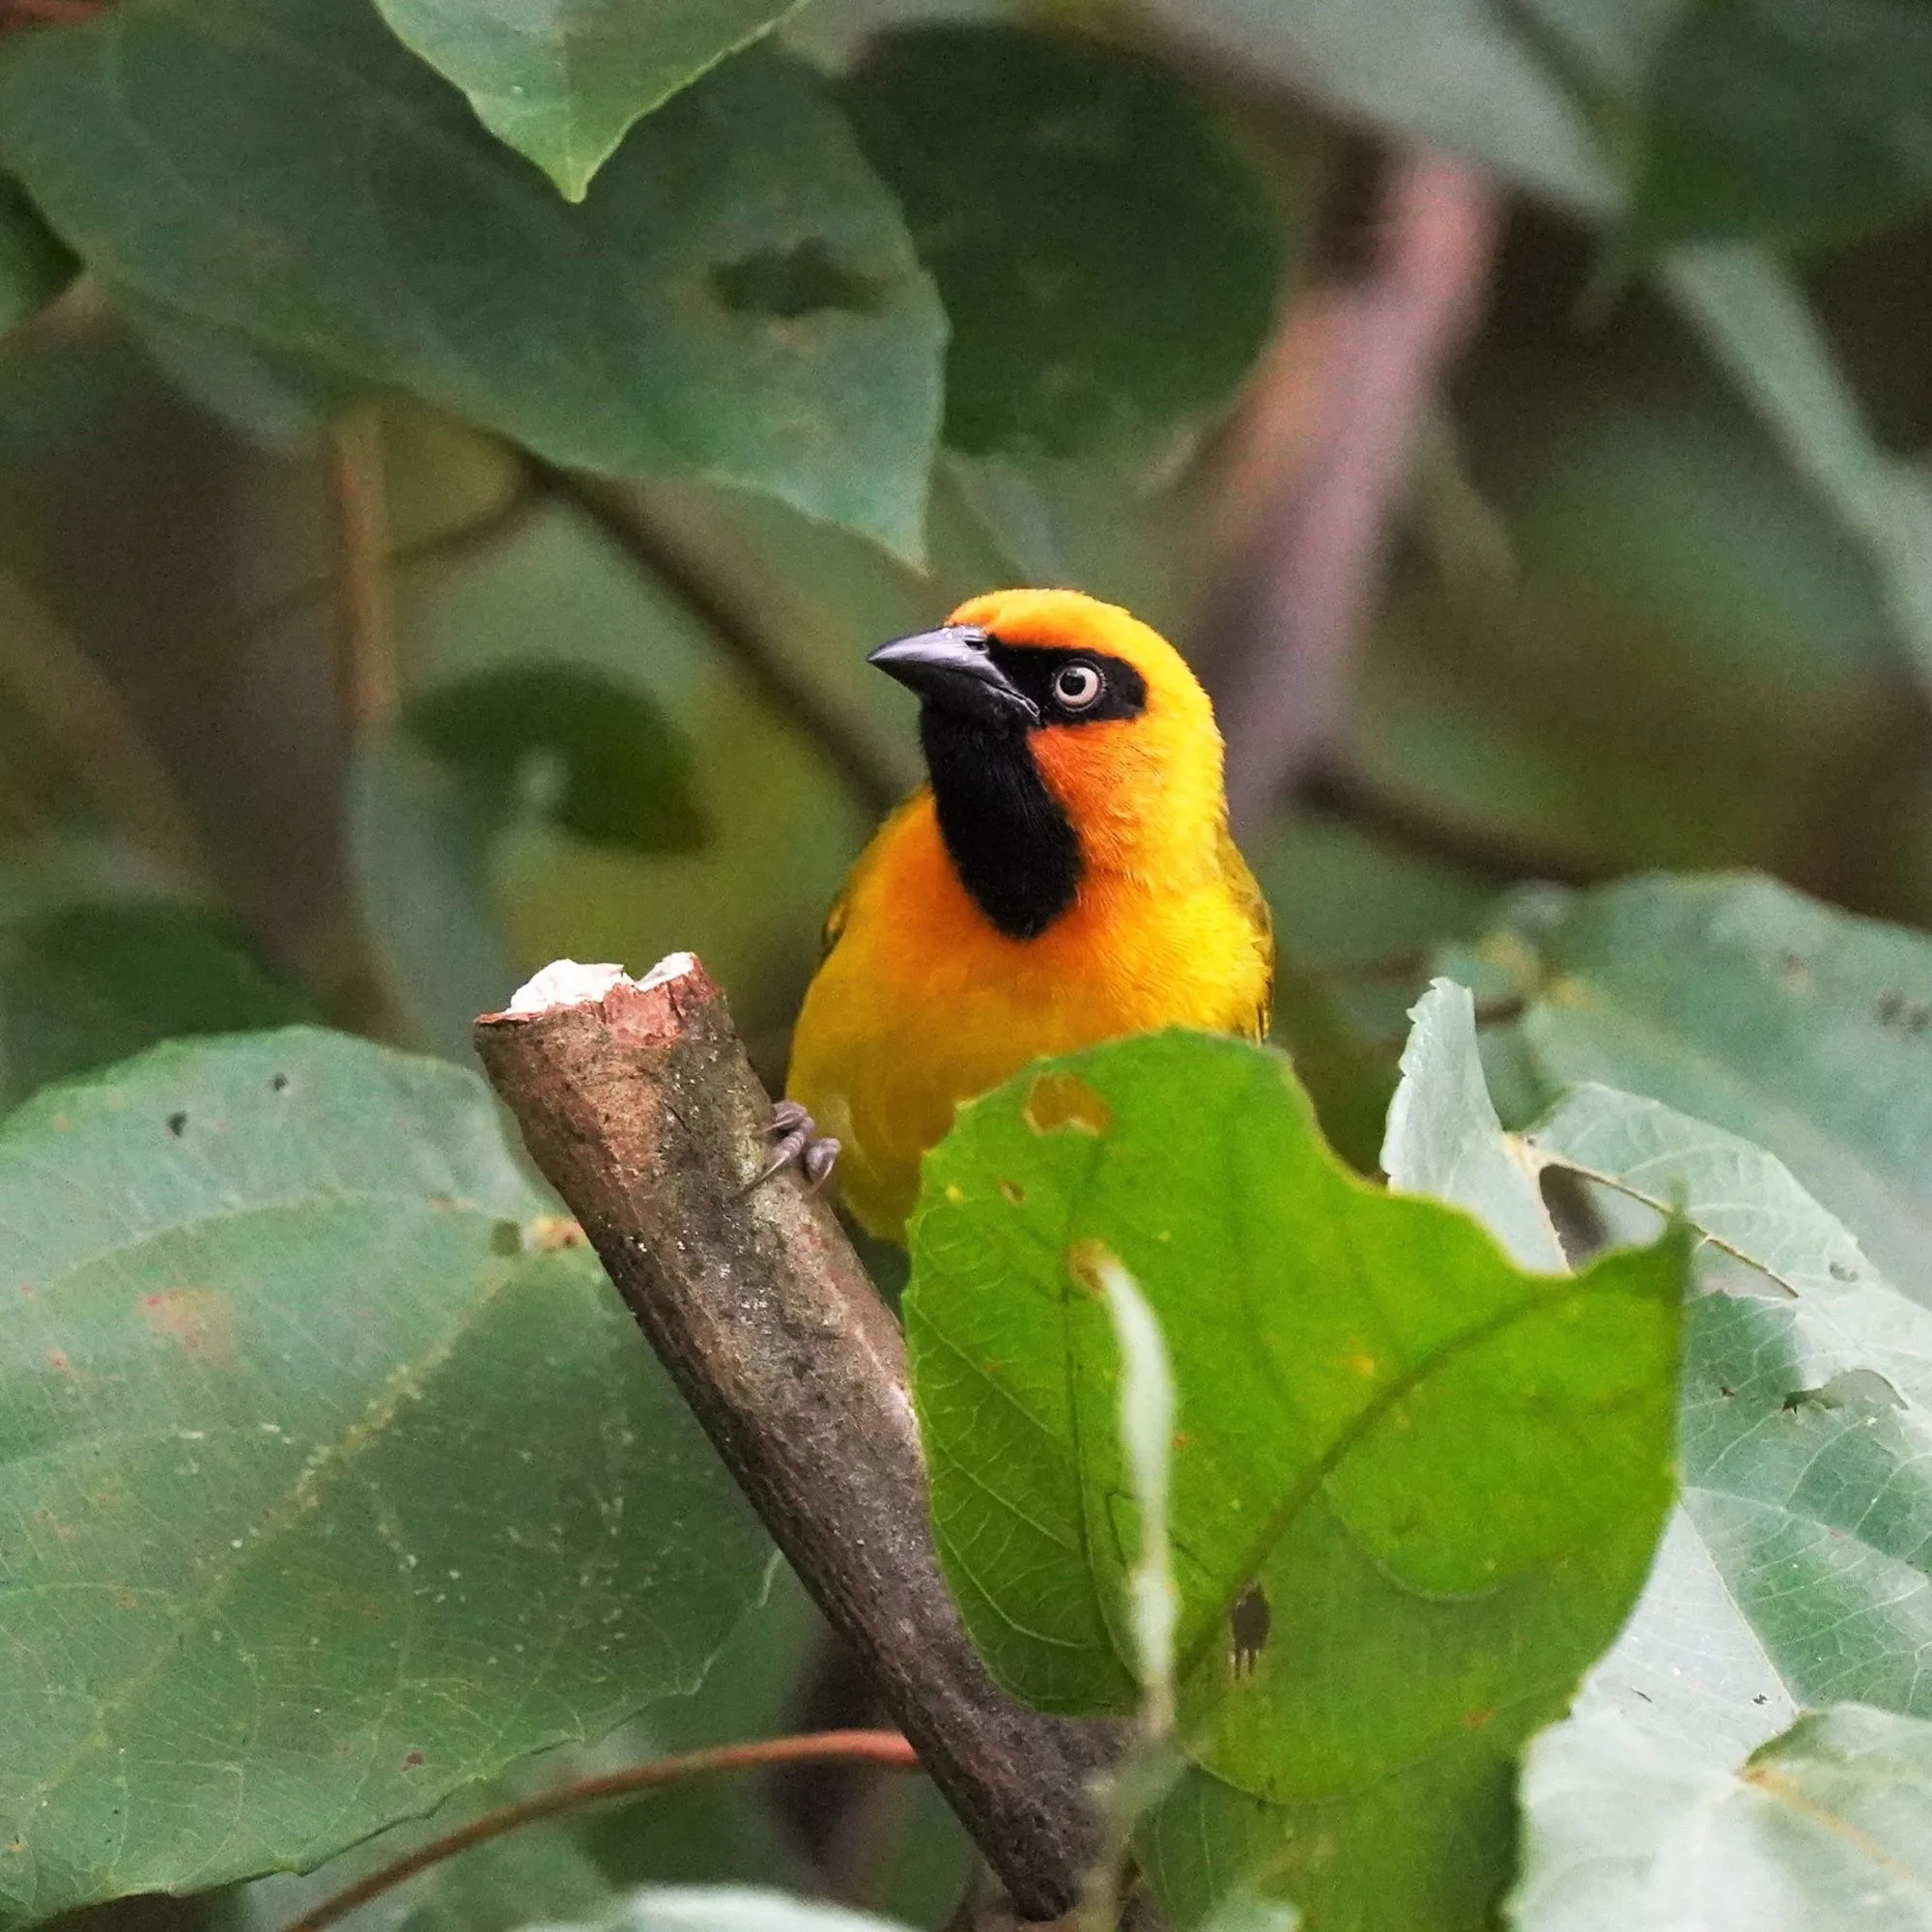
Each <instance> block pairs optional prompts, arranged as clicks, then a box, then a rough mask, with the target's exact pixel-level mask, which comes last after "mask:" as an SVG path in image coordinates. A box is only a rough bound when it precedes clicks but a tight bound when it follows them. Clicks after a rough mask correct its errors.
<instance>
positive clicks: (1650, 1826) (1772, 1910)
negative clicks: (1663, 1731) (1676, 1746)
mask: <svg viewBox="0 0 1932 1932" xmlns="http://www.w3.org/2000/svg"><path fill="white" fill-rule="evenodd" d="M1523 1800H1524V1804H1525V1807H1526V1809H1527V1811H1528V1814H1529V1817H1530V1820H1531V1830H1530V1831H1529V1833H1528V1835H1527V1838H1526V1841H1525V1845H1524V1852H1523V1872H1522V1877H1521V1880H1520V1883H1519V1884H1518V1887H1517V1889H1516V1892H1515V1894H1514V1896H1513V1897H1512V1899H1511V1902H1510V1915H1509V1916H1510V1921H1511V1923H1512V1924H1513V1925H1514V1926H1515V1927H1516V1928H1517V1932H1601V1928H1603V1927H1606V1926H1619V1927H1629V1928H1632V1932H1635V1928H1637V1927H1645V1928H1648V1927H1651V1926H1658V1927H1662V1926H1666V1925H1668V1926H1672V1927H1677V1926H1683V1927H1686V1928H1689V1927H1693V1926H1694V1927H1698V1928H1703V1927H1710V1928H1713V1932H1718V1928H1722V1932H1731V1928H1738V1932H1743V1928H1747V1927H1749V1928H1752V1932H1784V1928H1791V1932H1799V1928H1805V1927H1812V1926H1828V1925H1830V1926H1852V1925H1864V1926H1871V1927H1873V1928H1878V1927H1881V1926H1883V1927H1888V1928H1895V1932H1908V1928H1920V1932H1922V1928H1924V1927H1926V1926H1932V1904H1928V1899H1932V1724H1926V1723H1922V1722H1917V1721H1914V1720H1912V1719H1905V1718H1895V1717H1890V1716H1888V1715H1887V1714H1885V1713H1884V1712H1880V1711H1867V1710H1861V1709H1860V1708H1859V1707H1858V1706H1857V1705H1844V1706H1841V1707H1840V1708H1838V1709H1836V1710H1833V1711H1823V1712H1819V1713H1817V1714H1815V1715H1813V1716H1810V1717H1806V1718H1803V1719H1800V1720H1799V1721H1798V1722H1797V1723H1796V1724H1795V1725H1793V1726H1792V1728H1791V1729H1790V1730H1788V1731H1786V1732H1785V1733H1784V1735H1783V1736H1782V1737H1780V1738H1777V1739H1776V1741H1775V1742H1773V1743H1771V1744H1768V1745H1766V1746H1765V1747H1763V1748H1762V1749H1761V1750H1759V1751H1757V1752H1756V1753H1755V1754H1754V1755H1753V1756H1752V1757H1751V1759H1750V1761H1749V1763H1748V1764H1747V1765H1745V1766H1743V1767H1741V1768H1740V1769H1738V1770H1737V1771H1735V1772H1730V1771H1725V1772H1718V1773H1713V1772H1711V1771H1709V1770H1707V1769H1706V1768H1705V1767H1703V1766H1701V1765H1699V1764H1698V1763H1697V1762H1696V1761H1695V1760H1694V1759H1692V1760H1688V1761H1687V1760H1686V1759H1684V1758H1683V1757H1681V1756H1677V1755H1674V1754H1672V1753H1670V1752H1667V1751H1663V1750H1661V1749H1659V1748H1658V1747H1657V1746H1656V1744H1655V1743H1654V1741H1652V1740H1650V1739H1648V1738H1646V1737H1645V1736H1644V1735H1643V1734H1642V1733H1641V1732H1640V1731H1637V1730H1635V1729H1634V1727H1632V1726H1630V1725H1628V1724H1626V1723H1624V1722H1623V1721H1621V1720H1620V1719H1617V1718H1616V1717H1615V1716H1614V1715H1612V1714H1605V1715H1603V1716H1602V1717H1600V1718H1599V1719H1596V1720H1595V1721H1593V1722H1592V1723H1590V1724H1589V1725H1588V1726H1587V1727H1585V1726H1581V1725H1571V1724H1566V1725H1564V1726H1562V1727H1561V1728H1560V1729H1559V1730H1556V1731H1553V1732H1550V1733H1549V1734H1548V1735H1547V1736H1545V1737H1543V1738H1541V1739H1539V1740H1538V1741H1537V1743H1536V1744H1535V1745H1534V1746H1532V1747H1531V1749H1530V1753H1529V1761H1528V1764H1527V1766H1526V1768H1525V1770H1524V1774H1523Z"/></svg>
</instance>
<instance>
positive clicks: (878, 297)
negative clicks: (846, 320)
mask: <svg viewBox="0 0 1932 1932" xmlns="http://www.w3.org/2000/svg"><path fill="white" fill-rule="evenodd" d="M711 287H712V291H713V293H714V294H715V295H716V296H717V298H718V299H719V301H720V303H722V304H723V305H724V306H725V308H728V309H729V310H730V311H731V312H732V313H733V314H734V315H766V316H774V317H776V318H777V319H778V320H779V321H781V322H796V321H797V320H798V319H799V317H800V316H805V315H815V314H817V313H819V312H820V311H821V310H824V309H838V310H841V311H843V312H844V313H845V314H847V315H877V314H878V312H879V311H880V309H882V308H883V307H884V306H885V300H886V285H885V283H884V282H883V281H881V280H880V279H879V277H878V276H876V275H867V274H865V273H863V272H861V271H860V270H857V269H853V268H850V267H848V266H847V265H846V264H845V263H843V262H841V261H839V259H838V256H836V255H835V254H834V253H833V252H832V250H831V249H830V248H828V247H827V246H826V244H825V243H824V242H823V241H820V240H819V238H818V237H817V236H815V235H814V236H812V237H810V240H808V241H795V242H793V243H792V245H791V246H790V247H788V248H760V249H758V250H757V251H756V252H755V253H753V254H750V255H747V256H745V257H743V258H742V259H741V260H739V261H736V262H721V263H719V264H718V265H717V267H715V268H714V269H713V270H711Z"/></svg>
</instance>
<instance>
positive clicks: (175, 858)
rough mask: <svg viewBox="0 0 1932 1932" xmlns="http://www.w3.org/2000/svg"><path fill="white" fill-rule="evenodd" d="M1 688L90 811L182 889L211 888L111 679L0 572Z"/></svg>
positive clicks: (168, 781)
mask: <svg viewBox="0 0 1932 1932" xmlns="http://www.w3.org/2000/svg"><path fill="white" fill-rule="evenodd" d="M0 687H4V688H5V690H6V691H8V692H9V693H10V694H11V695H12V696H13V699H14V702H15V703H16V704H17V705H18V706H19V707H20V709H21V710H22V711H23V712H25V713H26V714H27V715H28V716H29V717H31V718H32V719H33V720H34V722H35V723H36V724H37V725H39V726H40V728H41V729H42V731H43V732H44V733H45V735H46V738H47V740H48V742H49V743H50V744H51V745H52V746H53V747H54V748H55V750H56V751H57V752H58V753H59V754H60V756H61V758H62V759H63V761H64V762H65V764H66V765H67V767H68V769H69V770H71V773H72V774H73V777H74V778H75V779H76V780H77V781H78V782H79V783H80V785H81V786H82V787H83V788H84V789H85V791H86V793H87V795H88V797H89V798H90V799H91V800H92V802H93V804H94V808H95V810H97V811H98V812H99V814H100V816H101V818H102V819H103V820H104V821H105V822H106V823H107V824H108V825H110V826H112V827H113V829H114V830H115V831H116V832H118V833H119V834H120V835H121V837H122V838H125V839H126V840H127V841H128V844H129V845H130V846H132V847H133V848H134V849H135V850H136V851H143V852H146V853H148V854H149V855H150V856H151V857H153V858H154V859H156V860H157V861H158V862H159V863H160V864H161V865H162V866H164V867H166V868H167V869H168V870H169V871H170V872H171V873H173V874H174V875H175V877H176V878H177V879H178V880H179V881H180V882H181V883H182V884H183V885H184V886H185V887H186V888H187V889H188V890H190V891H191V892H193V893H195V894H196V895H201V896H212V895H213V890H214V888H213V872H212V870H211V868H210V867H209V864H208V859H207V855H206V854H205V853H204V852H203V850H202V846H201V840H200V838H199V837H198V836H197V834H196V832H195V828H194V821H193V819H192V817H191V816H190V815H189V812H188V810H187V807H186V806H185V805H184V804H183V802H182V798H181V794H180V793H179V792H178V791H177V790H176V789H175V782H174V780H173V778H172V777H171V776H170V775H169V773H168V769H167V767H166V765H164V764H163V763H162V762H161V760H160V757H159V756H158V755H157V754H156V752H155V751H154V749H153V748H152V747H151V746H150V745H149V743H148V740H147V738H146V736H145V735H144V734H143V732H142V730H141V727H140V726H139V725H137V724H136V723H135V722H134V719H133V717H132V716H131V715H130V714H129V712H128V707H127V706H126V705H125V704H124V703H123V702H122V701H121V694H120V693H119V692H118V691H116V690H115V688H114V685H113V683H112V681H111V680H110V679H109V678H108V677H107V676H106V675H105V673H104V672H103V671H102V670H101V669H100V668H99V665H97V664H96V663H95V662H94V660H93V659H92V658H91V657H90V656H89V655H88V654H87V652H86V651H84V650H82V649H81V647H80V645H79V644H78V643H76V642H75V641H74V639H72V638H71V636H70V635H69V634H68V632H67V630H66V628H65V627H64V626H63V625H62V624H61V623H60V621H59V620H58V619H57V618H56V617H55V616H54V614H53V612H52V611H49V610H48V609H47V608H46V606H45V605H43V603H42V602H41V600H40V599H39V598H38V597H36V596H35V595H34V593H33V592H32V591H31V590H29V589H28V588H27V586H26V585H25V584H24V583H22V582H20V581H19V579H18V578H16V577H14V576H13V575H12V574H11V573H10V572H0Z"/></svg>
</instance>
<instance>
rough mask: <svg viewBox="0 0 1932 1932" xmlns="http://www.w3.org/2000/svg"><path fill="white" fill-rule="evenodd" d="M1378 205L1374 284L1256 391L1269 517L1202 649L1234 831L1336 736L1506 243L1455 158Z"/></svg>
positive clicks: (1295, 345) (1245, 547)
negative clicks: (1500, 246) (1368, 617)
mask: <svg viewBox="0 0 1932 1932" xmlns="http://www.w3.org/2000/svg"><path fill="white" fill-rule="evenodd" d="M1383 204H1384V205H1383V214H1382V222H1381V231H1380V238H1379V243H1378V247H1377V249H1376V252H1375V257H1374V260H1373V263H1372V265H1371V267H1370V268H1369V270H1367V272H1366V273H1363V274H1360V275H1356V276H1350V277H1345V278H1341V279H1339V280H1338V281H1336V282H1333V283H1330V284H1328V285H1326V286H1324V287H1322V288H1320V289H1318V290H1316V291H1315V292H1314V293H1313V294H1312V296H1310V297H1308V298H1304V299H1303V301H1302V302H1301V303H1299V304H1297V308H1296V310H1295V312H1294V313H1293V314H1292V315H1291V317H1290V319H1289V322H1288V325H1287V327H1285V329H1284V330H1283V333H1282V335H1281V337H1280V338H1279V341H1278V345H1277V350H1276V353H1275V355H1273V357H1272V358H1271V360H1270V365H1269V367H1268V368H1267V369H1265V370H1264V372H1263V376H1262V379H1261V382H1260V384H1259V385H1258V388H1257V394H1256V402H1255V406H1254V409H1253V412H1252V427H1251V430H1250V435H1249V439H1248V440H1249V449H1248V452H1247V460H1246V468H1247V469H1248V471H1249V482H1250V486H1251V487H1254V488H1255V489H1256V494H1257V495H1258V496H1259V497H1260V498H1261V507H1260V508H1259V509H1258V510H1257V511H1255V512H1254V513H1253V514H1252V516H1251V518H1250V519H1249V520H1248V522H1247V527H1246V529H1245V531H1244V533H1243V535H1242V536H1241V538H1240V539H1239V540H1238V541H1237V546H1236V554H1235V558H1234V561H1233V563H1232V565H1231V566H1230V568H1229V570H1228V573H1227V577H1226V581H1225V582H1224V584H1223V587H1222V589H1221V591H1220V594H1219V596H1218V597H1217V599H1216V601H1215V604H1214V607H1213V608H1212V610H1211V611H1209V613H1208V627H1207V628H1208V638H1207V639H1206V642H1207V646H1208V652H1209V661H1210V662H1212V663H1215V664H1217V665H1218V666H1219V667H1220V675H1219V676H1218V677H1217V678H1216V680H1215V683H1216V686H1217V689H1216V691H1215V694H1214V696H1215V700H1216V708H1217V710H1218V711H1219V712H1220V714H1221V717H1222V719H1223V720H1224V721H1225V724H1224V728H1225V729H1226V731H1227V734H1228V802H1229V810H1230V813H1231V815H1232V817H1233V820H1234V823H1235V826H1236V830H1237V831H1240V830H1246V829H1249V828H1252V827H1253V826H1255V825H1257V824H1259V823H1260V822H1261V821H1262V820H1263V819H1264V818H1265V816H1266V815H1267V812H1268V810H1270V808H1271V807H1272V806H1273V805H1274V803H1275V801H1276V800H1277V799H1278V798H1279V797H1280V796H1281V795H1282V794H1283V792H1285V791H1286V790H1288V789H1290V788H1291V787H1292V786H1293V784H1294V782H1295V781H1296V780H1297V779H1298V778H1299V777H1300V776H1301V775H1302V774H1303V773H1304V772H1305V771H1306V770H1307V768H1308V766H1309V765H1310V763H1311V762H1312V761H1313V760H1314V758H1315V757H1316V755H1317V754H1318V753H1319V752H1320V751H1321V747H1322V743H1323V741H1324V739H1325V738H1326V736H1327V734H1328V732H1329V730H1330V729H1331V728H1332V726H1333V725H1334V722H1335V717H1336V714H1337V712H1338V710H1339V709H1340V706H1341V702H1342V697H1343V694H1344V691H1345V688H1346V684H1347V671H1348V662H1349V656H1350V651H1351V650H1352V648H1353V646H1354V643H1355V641H1356V639H1357V638H1358V636H1359V634H1360V632H1361V629H1362V626H1363V621H1364V617H1365V614H1366V608H1367V605H1368V600H1369V596H1370V593H1371V591H1372V589H1373V587H1374V583H1375V566H1376V560H1377V556H1378V551H1379V549H1380V544H1381V537H1382V531H1383V528H1384V526H1385V524H1386V522H1387V518H1388V512H1389V508H1390V505H1391V503H1392V502H1393V501H1394V499H1395V497H1397V495H1398V493H1399V492H1400V490H1401V488H1402V484H1403V480H1404V478H1405V476H1406V467H1407V457H1408V451H1409V447H1410V443H1411V440H1412V439H1413V436H1414V433H1415V428H1416V425H1417V422H1418V421H1419V419H1420V417H1421V415H1422V413H1423V412H1424V410H1425V409H1426V408H1427V406H1428V402H1429V397H1430V393H1431V391H1432V389H1433V387H1434V384H1435V379H1436V377H1437V375H1438V374H1439V373H1440V371H1441V369H1442V367H1443V365H1444V364H1445V362H1446V361H1447V360H1448V358H1449V356H1450V355H1453V353H1454V352H1455V350H1456V349H1457V348H1458V347H1459V346H1460V344H1461V342H1462V340H1463V336H1464V334H1465V333H1466V332H1467V330H1468V327H1469V326H1470V323H1471V322H1472V320H1473V319H1474V315H1475V310H1476V305H1477V302H1478V301H1479V299H1480V298H1481V295H1482V290H1483V287H1484V284H1485V282H1486V280H1487V278H1488V274H1489V267H1490V261H1491V258H1492V255H1493V253H1494V249H1495V241H1496V234H1497V230H1498V227H1499V216H1498V212H1497V209H1496V204H1495V197H1494V195H1493V193H1492V190H1491V189H1490V188H1489V187H1488V186H1487V185H1485V184H1484V182H1483V181H1482V179H1481V178H1480V177H1479V176H1477V175H1475V174H1474V173H1472V172H1471V171H1470V170H1469V169H1467V168H1465V167H1463V165H1462V164H1461V163H1459V162H1455V161H1451V160H1448V159H1446V158H1444V157H1442V156H1435V155H1411V156H1403V157H1400V158H1399V159H1397V160H1396V161H1394V162H1392V163H1391V164H1390V167H1389V172H1388V175H1387V179H1386V182H1385V185H1384V189H1383ZM1257 476H1258V477H1259V481H1258V486H1257Z"/></svg>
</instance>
